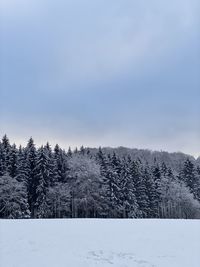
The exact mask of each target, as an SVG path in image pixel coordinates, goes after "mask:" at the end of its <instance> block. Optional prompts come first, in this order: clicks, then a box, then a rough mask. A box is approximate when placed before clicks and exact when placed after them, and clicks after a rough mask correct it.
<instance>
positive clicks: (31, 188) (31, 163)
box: [25, 138, 37, 218]
mask: <svg viewBox="0 0 200 267" xmlns="http://www.w3.org/2000/svg"><path fill="white" fill-rule="evenodd" d="M25 154H26V163H27V179H28V180H27V182H26V184H27V190H28V203H29V206H30V211H31V217H33V218H34V216H35V215H34V209H35V207H34V206H35V202H36V198H37V197H36V187H37V179H36V172H35V169H36V160H37V151H36V148H35V144H34V141H33V139H32V138H30V139H29V141H28V144H27V146H26V148H25Z"/></svg>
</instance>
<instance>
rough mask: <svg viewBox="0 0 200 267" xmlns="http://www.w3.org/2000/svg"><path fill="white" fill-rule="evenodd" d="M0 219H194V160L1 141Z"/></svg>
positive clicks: (199, 199) (197, 164) (198, 194)
mask: <svg viewBox="0 0 200 267" xmlns="http://www.w3.org/2000/svg"><path fill="white" fill-rule="evenodd" d="M0 218H4V219H29V218H184V219H198V218H200V161H199V159H198V160H196V159H195V158H193V157H192V156H189V155H185V154H182V153H167V152H162V151H161V152H152V151H149V150H137V149H128V148H123V147H119V148H116V149H113V148H101V147H99V148H87V147H86V148H85V147H83V146H82V147H80V148H79V149H77V148H76V149H74V150H72V149H71V148H69V149H68V150H64V149H62V148H61V147H59V145H56V146H55V147H54V148H52V147H51V146H50V144H49V143H47V144H46V145H44V146H41V147H36V145H35V143H34V140H33V138H30V139H29V141H28V142H27V145H26V146H25V147H22V146H19V147H17V146H16V145H15V144H10V141H9V139H8V137H7V136H6V135H5V136H3V138H2V140H1V141H0Z"/></svg>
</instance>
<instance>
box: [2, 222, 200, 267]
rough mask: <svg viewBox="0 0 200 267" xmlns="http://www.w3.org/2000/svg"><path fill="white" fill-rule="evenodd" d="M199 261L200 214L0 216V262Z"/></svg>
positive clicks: (182, 264) (32, 266)
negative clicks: (183, 216)
mask: <svg viewBox="0 0 200 267" xmlns="http://www.w3.org/2000/svg"><path fill="white" fill-rule="evenodd" d="M95 266H97V267H98V266H101V267H109V266H114V267H199V266H200V220H199V221H197V220H193V221H190V220H90V219H82V220H81V219H80V220H75V219H74V220H0V267H95Z"/></svg>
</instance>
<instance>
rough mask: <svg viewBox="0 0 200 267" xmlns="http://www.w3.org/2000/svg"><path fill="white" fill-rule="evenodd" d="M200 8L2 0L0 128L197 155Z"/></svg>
mask: <svg viewBox="0 0 200 267" xmlns="http://www.w3.org/2000/svg"><path fill="white" fill-rule="evenodd" d="M199 14H200V2H199V0H168V1H160V0H152V1H147V0H140V1H135V0H109V1H108V0H95V1H92V0H84V1H83V0H54V1H53V0H29V1H27V0H1V2H0V134H1V136H2V135H3V134H4V133H7V134H8V136H9V137H10V139H11V141H12V142H16V143H17V144H19V143H22V144H25V143H26V141H27V139H28V138H29V137H30V136H33V138H34V139H35V142H36V143H37V144H38V145H40V144H42V143H45V142H46V141H47V140H49V141H50V142H51V143H52V144H53V145H54V144H55V143H57V142H58V143H59V144H60V145H61V146H63V147H64V148H67V147H68V146H69V145H71V146H72V147H75V146H80V145H81V144H83V145H85V146H100V145H101V146H128V147H136V148H149V149H153V150H168V151H182V152H185V153H190V154H193V155H195V156H198V155H199V154H200V16H199Z"/></svg>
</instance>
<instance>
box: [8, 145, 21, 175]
mask: <svg viewBox="0 0 200 267" xmlns="http://www.w3.org/2000/svg"><path fill="white" fill-rule="evenodd" d="M17 168H18V151H17V148H16V145H15V144H14V145H13V146H11V147H10V151H9V159H8V166H7V172H8V174H9V175H10V176H11V177H13V178H14V177H16V176H17Z"/></svg>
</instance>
